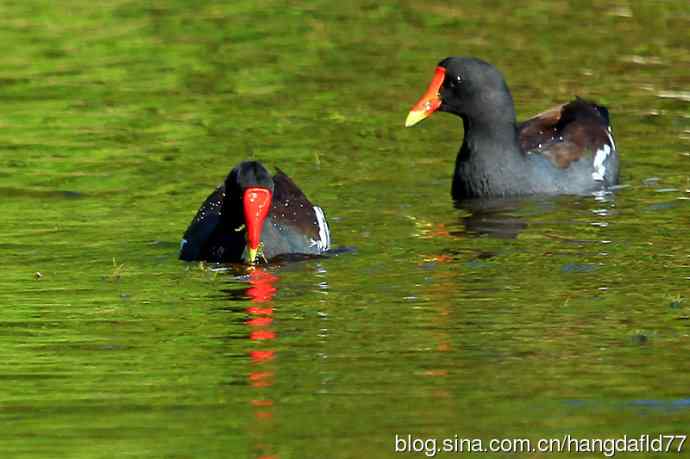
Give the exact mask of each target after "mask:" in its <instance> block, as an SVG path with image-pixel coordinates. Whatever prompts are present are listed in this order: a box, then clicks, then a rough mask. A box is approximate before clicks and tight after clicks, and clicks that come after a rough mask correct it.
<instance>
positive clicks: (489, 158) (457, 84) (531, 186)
mask: <svg viewBox="0 0 690 459" xmlns="http://www.w3.org/2000/svg"><path fill="white" fill-rule="evenodd" d="M435 111H442V112H448V113H453V114H455V115H458V116H459V117H460V118H462V122H463V127H464V130H465V137H464V139H463V142H462V146H461V147H460V152H459V153H458V156H457V160H456V163H455V174H454V177H453V187H452V190H451V194H452V196H453V199H456V200H461V199H463V198H470V197H501V196H511V195H525V194H537V193H544V194H558V193H564V194H581V193H586V192H590V191H596V190H602V189H605V188H606V187H609V186H612V185H616V184H617V183H618V154H617V152H616V145H615V143H614V141H613V135H612V133H611V126H609V115H608V110H607V109H606V108H605V107H603V106H601V105H597V104H595V103H592V102H588V101H585V100H583V99H580V98H576V99H575V100H573V101H572V102H569V103H567V104H563V105H560V106H557V107H554V108H552V109H550V110H547V111H545V112H543V113H540V114H539V115H536V116H535V117H534V118H531V119H529V120H527V121H524V122H522V123H518V122H517V121H516V118H515V109H514V108H513V98H512V96H511V95H510V91H509V90H508V86H507V85H506V83H505V80H504V79H503V76H502V75H501V73H500V72H499V71H498V70H497V69H496V68H495V67H494V66H492V65H491V64H489V63H487V62H484V61H482V60H480V59H476V58H470V57H449V58H446V59H444V60H442V61H441V62H440V63H439V64H438V66H437V67H436V73H435V75H434V78H433V80H432V81H431V84H430V85H429V88H428V89H427V91H426V93H425V94H424V95H423V96H422V98H421V99H420V100H419V101H418V102H417V104H415V106H414V107H412V110H411V111H410V113H409V115H408V116H407V120H406V121H405V126H406V127H409V126H413V125H415V124H417V123H418V122H420V121H421V120H423V119H425V118H427V117H429V116H430V115H431V114H432V113H434V112H435Z"/></svg>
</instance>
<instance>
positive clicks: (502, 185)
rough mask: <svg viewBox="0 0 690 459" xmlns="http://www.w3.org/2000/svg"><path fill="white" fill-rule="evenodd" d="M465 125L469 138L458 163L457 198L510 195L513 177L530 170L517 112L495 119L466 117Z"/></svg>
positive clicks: (453, 190) (459, 155)
mask: <svg viewBox="0 0 690 459" xmlns="http://www.w3.org/2000/svg"><path fill="white" fill-rule="evenodd" d="M511 115H512V116H511ZM463 126H464V131H465V135H464V138H463V142H462V147H461V148H460V152H459V153H458V156H457V159H456V162H455V175H454V177H453V188H452V195H453V198H454V199H461V198H466V197H474V196H481V195H486V194H493V195H502V194H508V193H509V192H510V186H511V183H512V181H513V180H512V178H513V177H515V176H516V175H521V174H522V173H523V171H524V169H525V168H526V164H525V163H526V159H525V156H524V155H523V154H522V152H521V150H520V146H519V141H518V130H517V126H516V122H515V115H514V112H513V113H512V114H511V113H504V114H502V116H501V117H494V118H493V119H482V118H467V117H463Z"/></svg>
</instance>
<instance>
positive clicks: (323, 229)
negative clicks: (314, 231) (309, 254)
mask: <svg viewBox="0 0 690 459" xmlns="http://www.w3.org/2000/svg"><path fill="white" fill-rule="evenodd" d="M314 213H315V214H316V222H317V223H318V224H319V241H318V242H317V244H318V246H319V249H321V250H322V251H324V252H325V251H326V250H328V249H330V248H331V232H330V231H329V229H328V223H327V222H326V216H325V215H324V213H323V210H321V207H319V206H314Z"/></svg>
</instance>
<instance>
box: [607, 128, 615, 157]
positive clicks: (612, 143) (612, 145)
mask: <svg viewBox="0 0 690 459" xmlns="http://www.w3.org/2000/svg"><path fill="white" fill-rule="evenodd" d="M606 135H607V136H609V143H610V144H611V148H612V149H613V151H616V144H615V143H614V142H613V136H612V135H611V126H609V132H607V133H606Z"/></svg>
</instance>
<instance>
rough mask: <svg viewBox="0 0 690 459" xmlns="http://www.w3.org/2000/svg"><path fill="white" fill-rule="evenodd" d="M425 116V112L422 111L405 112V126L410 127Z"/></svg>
mask: <svg viewBox="0 0 690 459" xmlns="http://www.w3.org/2000/svg"><path fill="white" fill-rule="evenodd" d="M426 117H427V114H426V113H424V112H422V111H416V110H413V111H411V112H410V113H408V114H407V118H406V119H405V127H412V126H414V125H415V124H417V123H419V122H420V121H422V120H423V119H424V118H426Z"/></svg>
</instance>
